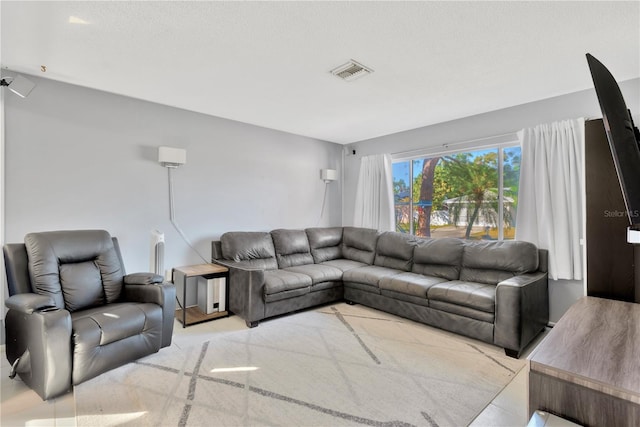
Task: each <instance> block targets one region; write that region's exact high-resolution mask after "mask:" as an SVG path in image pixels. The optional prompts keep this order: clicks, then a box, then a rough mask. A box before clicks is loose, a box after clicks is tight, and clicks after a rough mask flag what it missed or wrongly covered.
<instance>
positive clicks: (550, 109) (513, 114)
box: [342, 79, 640, 322]
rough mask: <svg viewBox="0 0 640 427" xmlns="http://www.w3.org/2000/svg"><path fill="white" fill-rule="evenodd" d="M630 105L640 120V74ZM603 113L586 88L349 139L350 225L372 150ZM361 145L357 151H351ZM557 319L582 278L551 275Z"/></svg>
mask: <svg viewBox="0 0 640 427" xmlns="http://www.w3.org/2000/svg"><path fill="white" fill-rule="evenodd" d="M620 88H621V90H622V93H623V96H624V98H625V100H626V102H627V107H628V108H629V109H631V111H632V113H633V114H634V121H636V125H640V116H638V115H639V114H640V79H633V80H629V81H626V82H622V83H620ZM577 117H585V118H588V119H595V118H600V117H602V113H601V112H600V107H599V105H598V99H597V97H596V94H595V91H594V90H593V89H591V90H584V91H580V92H575V93H571V94H568V95H563V96H558V97H554V98H549V99H544V100H541V101H536V102H532V103H528V104H523V105H518V106H515V107H511V108H505V109H502V110H497V111H492V112H489V113H485V114H479V115H476V116H472V117H466V118H463V119H459V120H453V121H449V122H445V123H439V124H436V125H433V126H427V127H423V128H419V129H413V130H409V131H406V132H400V133H396V134H393V135H387V136H383V137H379V138H374V139H370V140H366V141H360V142H357V143H355V144H351V145H349V146H348V147H347V148H346V149H345V150H344V151H345V155H344V169H345V177H344V190H343V191H344V203H343V206H342V209H343V218H344V225H351V224H353V213H354V200H355V191H356V185H357V180H358V173H359V168H360V158H361V157H362V156H367V155H370V154H380V153H391V154H394V153H402V152H406V151H412V150H419V149H424V148H429V147H441V146H442V145H443V144H451V143H457V142H464V141H470V140H475V139H479V138H485V137H492V136H497V135H502V134H506V133H513V132H517V131H519V130H520V129H523V128H525V127H532V126H535V125H537V124H540V123H549V122H553V121H557V120H563V119H569V118H577ZM351 150H356V155H355V156H354V155H351V154H350V153H351ZM549 289H550V309H551V319H550V320H551V321H552V322H556V321H557V320H558V319H559V318H560V317H561V316H562V314H563V313H564V312H565V311H566V309H567V308H568V307H569V306H570V305H571V304H572V303H573V302H575V300H576V299H577V298H579V297H580V296H582V294H583V284H582V281H551V282H550V283H549Z"/></svg>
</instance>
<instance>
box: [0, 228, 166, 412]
mask: <svg viewBox="0 0 640 427" xmlns="http://www.w3.org/2000/svg"><path fill="white" fill-rule="evenodd" d="M4 255H5V263H6V265H7V279H8V282H9V290H10V295H11V296H10V297H9V298H8V299H7V300H6V306H7V308H8V309H9V311H8V312H7V316H6V318H5V327H6V332H7V343H6V349H7V351H6V353H7V359H8V360H9V362H10V363H11V364H14V363H15V372H16V373H17V374H18V375H19V376H20V377H21V378H22V380H23V381H24V382H25V383H26V384H27V385H28V386H30V387H31V388H33V389H34V390H35V391H36V392H37V393H38V394H39V395H40V396H41V397H42V398H43V399H45V400H46V399H49V398H52V397H56V396H58V395H60V394H62V393H64V392H66V391H68V390H69V389H70V388H71V386H72V385H74V384H79V383H80V382H82V381H85V380H87V379H90V378H93V377H95V376H96V375H99V374H101V373H102V372H105V371H106V370H109V369H112V368H114V367H117V366H120V365H122V364H124V363H128V362H131V361H133V360H136V359H137V358H139V357H142V356H145V355H147V354H150V353H153V352H156V351H158V350H159V349H160V348H161V347H166V346H168V345H170V344H171V335H172V333H173V318H174V312H175V287H174V286H173V285H172V284H170V283H162V281H161V277H160V276H157V275H153V274H151V273H145V274H134V275H131V276H126V275H125V270H124V266H123V265H122V257H121V255H120V251H119V246H118V243H117V240H116V239H112V238H111V236H109V234H108V233H107V232H106V231H102V230H74V231H56V232H43V233H31V234H28V235H27V236H26V237H25V244H23V245H21V244H8V245H5V247H4ZM27 270H28V271H27ZM9 272H10V273H9Z"/></svg>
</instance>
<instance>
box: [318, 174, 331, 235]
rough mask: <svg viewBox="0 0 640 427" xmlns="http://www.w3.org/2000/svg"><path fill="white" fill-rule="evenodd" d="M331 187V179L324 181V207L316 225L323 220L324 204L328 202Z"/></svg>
mask: <svg viewBox="0 0 640 427" xmlns="http://www.w3.org/2000/svg"><path fill="white" fill-rule="evenodd" d="M328 189H329V181H325V182H324V196H323V197H322V208H321V209H320V218H318V222H317V223H316V227H317V226H319V225H320V221H322V217H323V216H324V205H325V204H326V202H327V190H328Z"/></svg>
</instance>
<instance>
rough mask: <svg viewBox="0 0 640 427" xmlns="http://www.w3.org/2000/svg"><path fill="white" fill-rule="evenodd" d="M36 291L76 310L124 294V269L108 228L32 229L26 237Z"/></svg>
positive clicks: (100, 303)
mask: <svg viewBox="0 0 640 427" xmlns="http://www.w3.org/2000/svg"><path fill="white" fill-rule="evenodd" d="M24 242H25V248H26V251H27V254H28V258H29V264H28V268H29V275H30V279H31V284H32V286H33V288H34V291H35V292H36V293H38V294H40V295H46V296H50V297H52V298H53V300H54V302H55V304H56V307H58V308H66V309H67V310H69V311H71V312H73V311H76V310H81V309H84V308H88V307H93V306H99V305H103V304H106V303H112V302H115V301H117V300H118V299H119V298H120V294H121V292H122V286H123V277H124V270H123V269H122V264H121V262H120V258H119V256H118V254H117V252H116V249H115V246H114V245H113V240H112V239H111V236H110V235H109V233H108V232H106V231H104V230H70V231H46V232H40V233H29V234H27V235H26V236H25V238H24Z"/></svg>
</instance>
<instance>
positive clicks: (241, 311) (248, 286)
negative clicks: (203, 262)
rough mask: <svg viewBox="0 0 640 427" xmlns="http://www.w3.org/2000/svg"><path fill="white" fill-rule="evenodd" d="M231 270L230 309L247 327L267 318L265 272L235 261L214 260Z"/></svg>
mask: <svg viewBox="0 0 640 427" xmlns="http://www.w3.org/2000/svg"><path fill="white" fill-rule="evenodd" d="M213 262H214V263H215V264H220V265H223V266H225V267H227V268H228V269H229V309H230V310H231V312H233V313H235V314H237V315H238V316H240V317H242V318H243V319H244V320H245V322H246V323H247V326H249V327H251V326H255V325H256V324H257V322H259V321H260V320H262V319H264V318H265V304H264V298H263V294H264V270H259V269H250V268H245V267H240V266H238V265H237V263H236V262H235V261H230V260H218V259H214V260H213Z"/></svg>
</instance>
